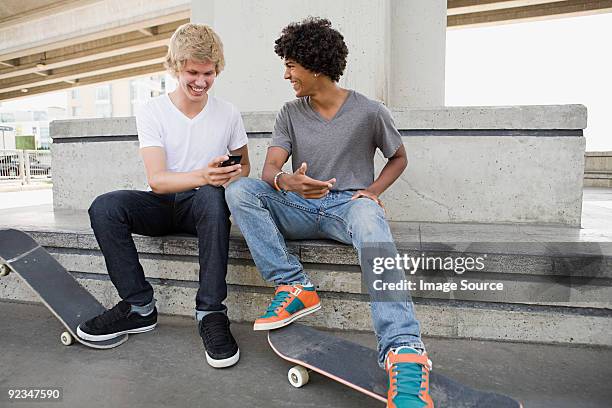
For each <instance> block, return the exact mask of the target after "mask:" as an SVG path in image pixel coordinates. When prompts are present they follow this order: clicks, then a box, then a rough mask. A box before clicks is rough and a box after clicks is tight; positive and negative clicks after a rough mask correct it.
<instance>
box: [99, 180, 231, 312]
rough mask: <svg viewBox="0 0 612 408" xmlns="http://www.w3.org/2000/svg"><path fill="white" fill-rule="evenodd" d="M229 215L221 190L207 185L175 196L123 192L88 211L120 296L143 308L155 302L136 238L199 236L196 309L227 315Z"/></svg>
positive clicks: (106, 196) (102, 199)
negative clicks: (179, 235)
mask: <svg viewBox="0 0 612 408" xmlns="http://www.w3.org/2000/svg"><path fill="white" fill-rule="evenodd" d="M229 215H230V212H229V210H228V208H227V204H226V203H225V189H224V188H223V187H213V186H204V187H202V188H200V189H199V190H191V191H187V192H184V193H177V194H156V193H153V192H151V191H133V190H120V191H113V192H110V193H106V194H103V195H101V196H99V197H97V198H96V199H95V200H94V202H93V203H92V204H91V207H90V208H89V218H90V220H91V227H92V228H93V230H94V234H95V235H96V239H97V240H98V245H99V246H100V249H101V250H102V254H104V260H105V261H106V268H107V269H108V274H109V275H110V278H111V281H112V282H113V285H115V287H116V288H117V291H118V292H119V296H120V297H121V298H122V299H123V300H125V301H126V302H128V303H130V304H133V305H136V306H144V305H146V304H148V303H150V302H151V301H152V300H153V288H152V287H151V285H150V284H149V282H147V281H146V279H145V275H144V271H143V270H142V266H141V265H140V262H139V261H138V253H137V252H136V246H135V245H134V240H133V239H132V233H135V234H140V235H147V236H151V237H157V236H161V235H167V234H172V233H188V234H192V235H196V236H197V237H198V244H199V259H200V288H199V290H198V293H197V295H196V310H204V311H207V310H208V311H213V310H225V306H224V305H222V304H221V302H223V300H225V298H226V296H227V284H226V283H225V275H226V273H227V257H228V249H229V231H230V221H229Z"/></svg>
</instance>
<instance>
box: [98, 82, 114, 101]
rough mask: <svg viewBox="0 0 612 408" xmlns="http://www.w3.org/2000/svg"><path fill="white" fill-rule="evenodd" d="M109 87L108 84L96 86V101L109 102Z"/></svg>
mask: <svg viewBox="0 0 612 408" xmlns="http://www.w3.org/2000/svg"><path fill="white" fill-rule="evenodd" d="M110 99H111V87H110V84H106V85H102V86H99V87H97V88H96V103H98V102H105V103H110Z"/></svg>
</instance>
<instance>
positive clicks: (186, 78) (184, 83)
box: [177, 59, 217, 102]
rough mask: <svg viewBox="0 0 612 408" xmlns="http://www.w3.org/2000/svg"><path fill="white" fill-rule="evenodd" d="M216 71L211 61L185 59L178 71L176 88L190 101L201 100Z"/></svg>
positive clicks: (213, 80)
mask: <svg viewBox="0 0 612 408" xmlns="http://www.w3.org/2000/svg"><path fill="white" fill-rule="evenodd" d="M216 77H217V73H216V71H215V64H214V63H212V62H211V61H206V62H201V61H194V60H191V59H189V60H187V61H186V62H185V65H184V67H183V69H182V70H181V71H180V72H179V73H178V76H177V81H178V88H179V89H180V90H181V93H182V94H183V95H184V96H185V97H186V98H187V99H189V101H191V102H202V101H203V100H204V99H205V98H206V93H207V92H208V90H209V89H210V88H211V87H212V86H213V84H214V82H215V78H216Z"/></svg>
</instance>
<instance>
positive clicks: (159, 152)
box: [140, 147, 241, 194]
mask: <svg viewBox="0 0 612 408" xmlns="http://www.w3.org/2000/svg"><path fill="white" fill-rule="evenodd" d="M140 155H141V156H142V160H143V162H144V166H145V171H146V174H147V181H148V183H149V186H150V187H151V190H153V192H154V193H158V194H171V193H178V192H181V191H188V190H192V189H194V188H198V187H202V186H204V185H206V184H211V185H215V186H220V185H223V184H224V183H226V182H227V181H228V180H229V179H230V178H232V177H234V176H237V175H239V174H240V172H241V165H240V164H236V165H234V166H229V167H218V165H219V164H220V163H222V162H223V161H224V160H227V159H228V157H227V156H219V157H216V158H215V159H213V160H212V161H211V162H210V163H209V165H208V167H206V168H204V169H198V170H194V171H190V172H182V173H176V172H171V171H168V169H167V167H166V152H165V151H164V149H163V148H161V147H143V148H142V149H140Z"/></svg>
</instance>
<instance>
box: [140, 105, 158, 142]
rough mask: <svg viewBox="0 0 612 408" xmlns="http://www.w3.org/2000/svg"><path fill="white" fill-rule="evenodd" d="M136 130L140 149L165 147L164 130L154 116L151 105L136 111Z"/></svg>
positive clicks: (143, 106)
mask: <svg viewBox="0 0 612 408" xmlns="http://www.w3.org/2000/svg"><path fill="white" fill-rule="evenodd" d="M136 130H137V132H138V142H139V144H140V148H143V147H152V146H155V147H164V143H163V141H162V130H161V127H160V125H159V122H158V120H157V118H155V115H154V114H153V111H152V106H151V104H144V105H142V106H140V107H139V108H138V109H137V110H136Z"/></svg>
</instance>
